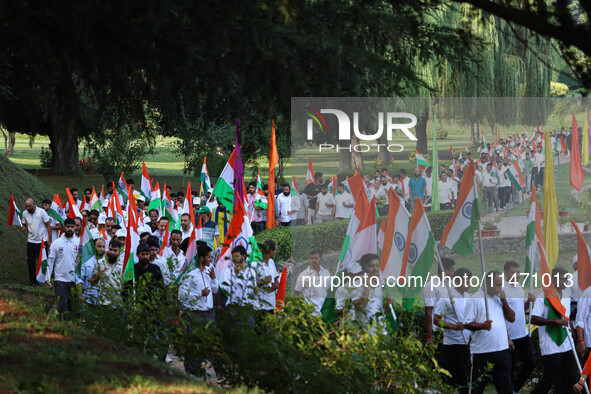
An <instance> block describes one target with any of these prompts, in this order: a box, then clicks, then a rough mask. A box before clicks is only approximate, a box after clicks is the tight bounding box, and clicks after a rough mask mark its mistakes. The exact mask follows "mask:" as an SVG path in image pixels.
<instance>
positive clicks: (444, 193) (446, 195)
mask: <svg viewBox="0 0 591 394" xmlns="http://www.w3.org/2000/svg"><path fill="white" fill-rule="evenodd" d="M452 191H453V184H452V183H451V182H450V181H449V180H448V181H447V182H443V181H439V203H440V204H447V203H449V202H451V193H452Z"/></svg>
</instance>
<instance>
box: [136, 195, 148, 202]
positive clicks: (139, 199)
mask: <svg viewBox="0 0 591 394" xmlns="http://www.w3.org/2000/svg"><path fill="white" fill-rule="evenodd" d="M137 200H138V201H143V202H146V197H144V196H139V197H138V198H137Z"/></svg>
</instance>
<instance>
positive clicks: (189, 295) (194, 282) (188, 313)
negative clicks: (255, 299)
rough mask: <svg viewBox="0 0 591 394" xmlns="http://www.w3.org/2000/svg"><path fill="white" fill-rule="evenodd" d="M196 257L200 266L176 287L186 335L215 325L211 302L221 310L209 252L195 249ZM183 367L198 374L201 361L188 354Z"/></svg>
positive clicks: (205, 249) (201, 247)
mask: <svg viewBox="0 0 591 394" xmlns="http://www.w3.org/2000/svg"><path fill="white" fill-rule="evenodd" d="M197 256H198V258H199V266H198V267H196V268H195V269H193V270H192V271H190V272H189V273H187V274H186V275H184V277H183V278H182V280H181V284H180V286H179V302H180V304H181V306H182V308H183V312H184V315H185V317H186V321H187V331H188V332H191V330H192V327H195V326H197V325H206V324H207V323H208V322H215V314H216V310H215V309H214V298H215V303H216V305H217V310H218V311H222V310H223V307H222V303H221V298H220V294H219V291H218V289H219V285H218V279H217V277H216V274H215V269H214V267H213V266H212V265H211V261H212V257H211V248H210V247H209V246H207V245H198V246H197ZM184 367H185V371H186V372H187V373H190V374H197V372H196V371H197V369H198V368H201V360H200V359H199V358H198V357H196V356H195V355H193V354H191V353H188V354H185V362H184Z"/></svg>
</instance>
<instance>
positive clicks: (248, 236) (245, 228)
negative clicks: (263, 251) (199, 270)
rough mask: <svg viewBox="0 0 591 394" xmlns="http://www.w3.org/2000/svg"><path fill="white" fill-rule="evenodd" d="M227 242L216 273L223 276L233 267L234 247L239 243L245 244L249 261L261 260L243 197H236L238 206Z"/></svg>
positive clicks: (226, 238)
mask: <svg viewBox="0 0 591 394" xmlns="http://www.w3.org/2000/svg"><path fill="white" fill-rule="evenodd" d="M224 240H225V242H224V245H223V247H222V250H221V252H220V259H219V260H218V263H217V265H216V267H215V269H216V275H217V276H218V277H221V276H222V274H223V273H224V272H225V271H226V270H227V269H229V268H230V267H231V265H232V264H231V263H232V249H233V248H234V247H236V246H238V245H242V246H244V248H245V249H246V253H247V255H248V256H249V261H260V260H261V257H262V256H261V255H260V251H259V249H258V247H257V243H256V240H255V238H254V234H253V232H252V227H251V226H250V220H248V217H247V215H246V210H245V209H244V204H243V202H242V199H240V198H238V199H236V208H235V209H234V212H233V213H232V220H231V221H230V228H229V229H228V233H227V234H226V237H225V238H224Z"/></svg>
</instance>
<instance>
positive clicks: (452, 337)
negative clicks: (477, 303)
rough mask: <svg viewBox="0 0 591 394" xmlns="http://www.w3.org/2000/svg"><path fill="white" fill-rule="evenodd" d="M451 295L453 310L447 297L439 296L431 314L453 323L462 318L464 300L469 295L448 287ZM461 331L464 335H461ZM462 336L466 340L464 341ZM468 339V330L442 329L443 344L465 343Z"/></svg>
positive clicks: (464, 305)
mask: <svg viewBox="0 0 591 394" xmlns="http://www.w3.org/2000/svg"><path fill="white" fill-rule="evenodd" d="M450 291H451V295H452V297H453V306H454V307H455V312H456V313H454V309H453V307H452V304H451V301H450V299H449V298H448V297H446V298H440V299H439V300H438V301H437V303H436V304H435V308H434V309H433V315H439V316H441V319H442V320H443V321H444V322H446V323H450V324H455V323H458V322H461V321H463V320H464V310H465V308H466V301H467V300H468V297H469V296H470V295H469V294H468V293H464V294H463V295H462V294H460V293H458V292H457V290H456V289H453V288H452V289H450ZM462 332H463V333H464V336H463V337H462ZM464 338H465V339H466V342H464ZM468 341H470V331H469V330H466V329H464V330H451V329H444V330H443V344H444V345H467V344H468Z"/></svg>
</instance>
